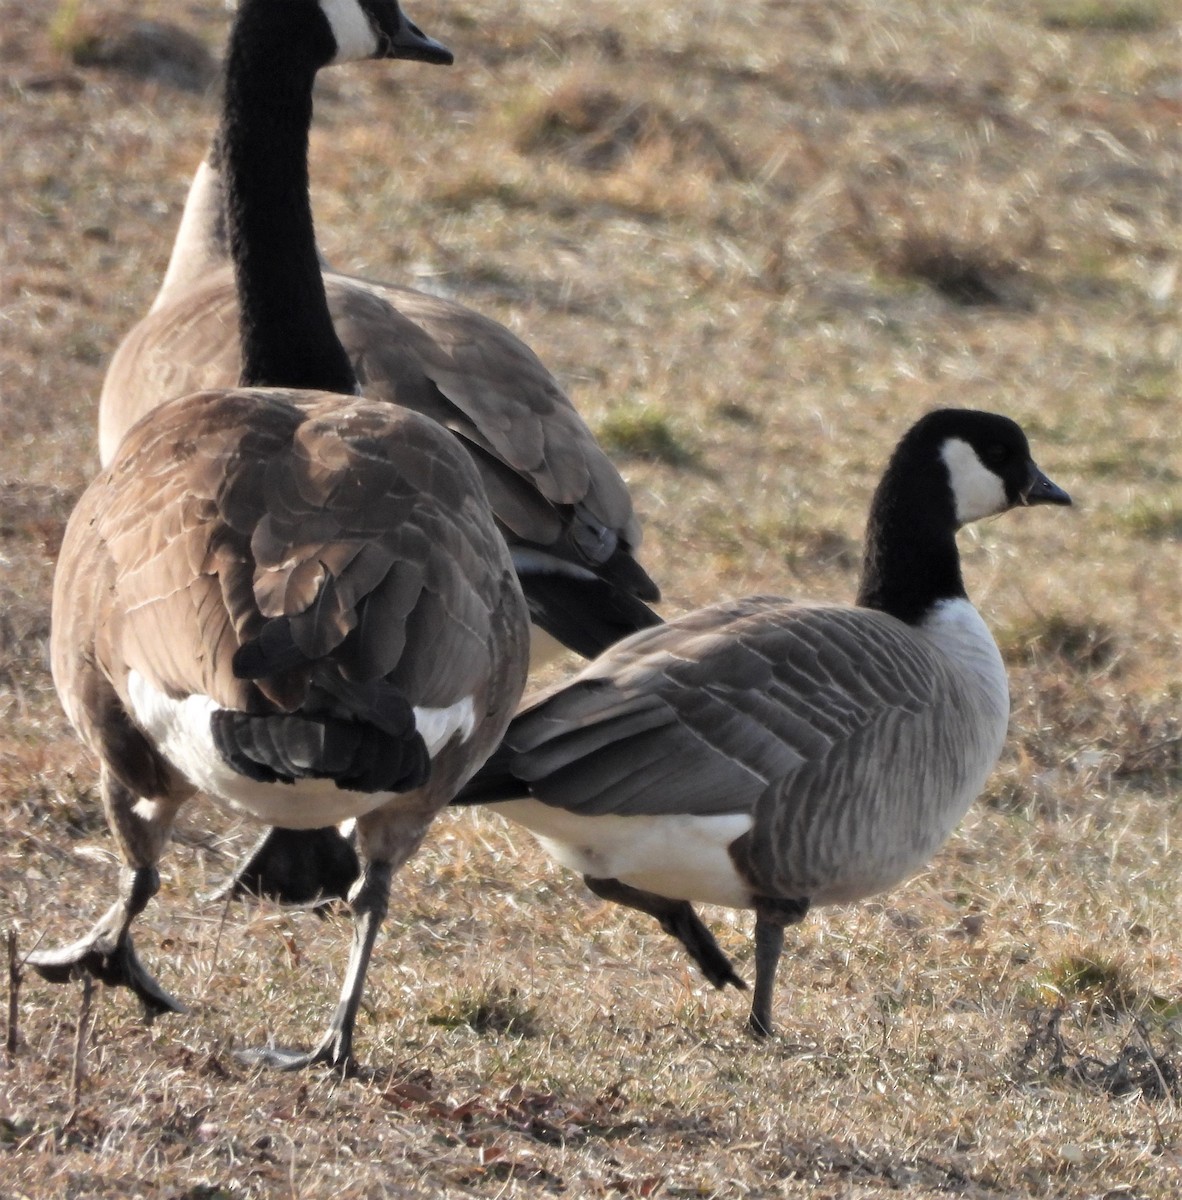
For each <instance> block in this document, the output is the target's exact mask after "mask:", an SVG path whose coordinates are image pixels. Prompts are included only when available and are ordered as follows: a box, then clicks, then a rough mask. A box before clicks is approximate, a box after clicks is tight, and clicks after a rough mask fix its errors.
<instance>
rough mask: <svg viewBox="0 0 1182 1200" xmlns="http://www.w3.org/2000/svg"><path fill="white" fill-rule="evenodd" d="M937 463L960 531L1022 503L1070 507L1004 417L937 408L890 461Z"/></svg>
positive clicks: (919, 466)
mask: <svg viewBox="0 0 1182 1200" xmlns="http://www.w3.org/2000/svg"><path fill="white" fill-rule="evenodd" d="M936 461H939V462H942V463H943V465H944V469H945V472H946V480H947V489H948V492H949V493H950V501H951V505H952V512H953V515H954V518H955V523H956V525H957V526H958V527H959V526H961V525H967V524H968V523H969V522H970V521H979V520H980V519H981V518H982V517H989V516H993V515H994V514H995V513H1000V512H1005V511H1006V510H1007V509H1011V508H1016V507H1018V506H1019V505H1026V504H1070V503H1071V497H1070V496H1068V494H1067V493H1066V492H1065V491H1064V490H1063V489H1062V488H1060V487H1058V486H1057V485H1056V484H1054V483H1052V482H1051V481H1050V480H1049V479H1048V478H1047V477H1046V476H1045V475H1044V474H1043V473H1042V472H1041V471H1040V470H1039V469H1038V467H1037V466H1036V465H1035V462H1034V459H1033V458H1032V457H1031V455H1030V443H1029V442H1028V441H1027V440H1026V435H1025V434H1024V433H1023V432H1022V429H1021V426H1019V425H1018V424H1017V423H1016V422H1015V421H1011V420H1010V419H1009V417H1002V416H998V415H997V414H996V413H988V412H979V411H976V410H974V409H968V408H942V409H937V410H936V411H935V412H931V413H928V415H927V416H925V417H923V418H921V419H920V420H919V421H917V422H916V423H915V424H914V425H913V426H912V427H911V429H910V430H908V432H907V433H906V434H905V435H904V437H903V439H902V441H901V442H900V443H899V447H898V449H897V450H896V452H895V458H894V459H893V460H892V466H893V467H894V466H895V464H896V463H898V467H896V468H895V469H902V468H904V467H906V468H909V469H911V470H921V471H922V470H924V468H925V466H926V469H927V470H928V471H930V470H931V469H932V464H933V463H934V462H936Z"/></svg>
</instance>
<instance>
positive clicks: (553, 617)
mask: <svg viewBox="0 0 1182 1200" xmlns="http://www.w3.org/2000/svg"><path fill="white" fill-rule="evenodd" d="M519 578H520V579H521V586H522V590H523V591H524V592H525V599H526V602H527V603H528V605H529V615H530V618H531V620H533V622H534V623H535V624H536V625H539V626H541V628H542V629H544V630H545V631H546V632H547V633H548V634H549V635H550V636H551V637H553V638H556V639H557V640H558V641H560V642H561V643H562V644H563V645H564V646H567V647H569V648H570V649H571V650H573V651H575V653H576V654H581V655H582V656H583V657H584V658H594V657H595V656H596V655H597V654H602V653H603V651H604V650H606V649H607V648H608V647H609V646H614V645H615V644H616V642H618V641H619V640H620V639H621V638H625V637H627V636H628V635H629V634H631V633H636V632H637V630H640V629H649V628H651V627H652V626H653V625H660V624H662V621H661V618H660V617H659V616H658V615H657V614H656V613H655V612H653V610H652V609H651V608H649V606H648V605H647V604H645V603H644V601H643V600H638V599H637V598H636V597H635V596H633V595H630V594H629V593H628V592H625V591H622V590H621V589H620V588H618V587H616V586H615V585H614V584H611V583H608V582H607V581H605V580H603V579H597V578H594V577H591V578H588V577H585V576H580V575H564V574H561V573H558V572H549V571H520V572H519Z"/></svg>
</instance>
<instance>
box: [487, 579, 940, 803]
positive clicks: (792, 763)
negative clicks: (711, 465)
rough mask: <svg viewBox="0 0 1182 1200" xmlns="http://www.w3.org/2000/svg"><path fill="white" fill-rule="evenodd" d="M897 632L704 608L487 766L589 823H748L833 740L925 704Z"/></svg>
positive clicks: (532, 727) (616, 657)
mask: <svg viewBox="0 0 1182 1200" xmlns="http://www.w3.org/2000/svg"><path fill="white" fill-rule="evenodd" d="M896 625H897V623H894V622H892V621H891V620H890V618H884V617H882V616H881V614H877V613H872V612H869V611H868V610H864V609H862V610H859V609H848V608H837V607H823V606H816V607H812V606H800V605H794V604H791V603H790V602H788V601H784V600H776V599H774V598H759V597H757V598H754V599H752V600H749V601H744V602H740V603H738V604H725V605H718V606H713V607H710V608H705V609H700V610H698V611H697V612H694V613H691V614H689V615H688V616H687V617H684V618H680V619H678V620H676V621H673V622H670V623H669V624H668V625H665V626H663V627H661V628H659V629H653V630H645V631H644V632H642V633H640V634H637V635H635V636H634V637H632V638H629V639H627V640H626V641H624V642H622V643H620V645H619V646H618V647H615V648H613V649H612V650H610V651H608V652H607V653H606V654H604V655H602V656H601V657H600V658H599V659H598V660H596V662H595V663H593V664H591V665H590V666H589V667H588V668H587V669H586V670H585V671H583V672H582V673H581V674H580V675H578V676H576V677H575V679H574V680H573V681H572V682H571V683H569V684H567V685H565V686H562V687H559V688H556V689H554V690H552V691H551V692H549V693H547V694H545V695H544V696H542V697H541V698H539V699H538V700H537V701H535V702H533V703H531V704H530V705H529V706H528V707H526V708H525V709H524V710H523V712H522V713H521V714H520V715H519V716H518V717H517V718H515V719H514V722H513V724H512V726H511V727H510V729H509V732H508V734H507V735H506V739H505V746H504V749H503V751H502V752H499V754H498V758H502V757H503V758H504V760H505V762H506V763H507V765H508V767H509V770H510V771H511V772H512V774H513V775H514V776H515V777H517V778H519V779H521V780H523V781H526V782H527V783H528V785H529V790H530V792H531V794H533V795H534V796H535V797H536V798H537V799H539V800H541V801H542V802H543V803H546V804H552V805H555V806H558V807H562V808H567V809H570V810H572V811H577V812H579V813H582V814H585V815H588V816H593V815H598V814H603V813H628V814H630V815H640V814H663V813H671V812H677V813H694V814H698V815H709V814H719V813H731V812H743V811H752V810H753V809H754V807H755V804H756V802H757V800H758V799H759V797H760V796H761V795H762V794H763V793H764V792H765V790H766V789H767V788H768V787H769V785H770V784H773V783H779V784H783V782H784V781H785V780H789V779H791V778H792V777H794V776H796V775H797V774H799V773H800V772H802V771H806V770H807V769H808V767H809V765H810V764H813V763H818V762H821V761H823V760H825V759H826V758H827V757H828V756H829V755H830V753H831V751H832V749H833V748H834V746H836V745H838V744H839V743H841V742H842V741H843V740H845V739H849V738H851V737H853V736H855V735H857V734H858V732H859V731H861V730H864V729H866V728H868V727H870V726H873V725H874V724H875V723H877V722H881V721H883V720H887V719H890V714H895V713H905V712H920V711H923V710H924V709H925V708H926V707H929V706H930V705H931V704H932V703H933V697H934V681H933V680H934V675H935V662H934V659H932V657H931V656H930V654H928V653H927V652H926V651H924V650H923V649H922V648H918V649H917V648H916V647H915V646H914V644H913V641H912V639H910V638H908V637H907V636H906V634H905V633H902V632H900V631H899V630H897V629H896V628H895V626H896Z"/></svg>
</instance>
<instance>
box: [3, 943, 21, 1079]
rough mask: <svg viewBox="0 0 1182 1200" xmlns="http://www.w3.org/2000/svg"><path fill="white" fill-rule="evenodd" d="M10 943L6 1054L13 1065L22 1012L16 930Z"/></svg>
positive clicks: (5, 1038)
mask: <svg viewBox="0 0 1182 1200" xmlns="http://www.w3.org/2000/svg"><path fill="white" fill-rule="evenodd" d="M6 940H7V942H8V1025H7V1027H6V1029H5V1034H4V1052H5V1054H6V1055H7V1056H8V1062H9V1064H10V1065H11V1063H12V1061H13V1059H14V1058H15V1057H16V1037H17V1034H16V1022H17V1015H18V1014H19V1012H20V1008H19V1003H20V992H21V979H22V975H21V964H20V959H19V958H18V957H17V953H16V930H15V929H10V930H9V931H8V936H7V939H6Z"/></svg>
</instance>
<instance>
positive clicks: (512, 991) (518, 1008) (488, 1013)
mask: <svg viewBox="0 0 1182 1200" xmlns="http://www.w3.org/2000/svg"><path fill="white" fill-rule="evenodd" d="M427 1024H428V1025H439V1026H442V1027H443V1028H444V1029H460V1028H467V1029H472V1030H475V1032H477V1033H506V1034H512V1035H513V1036H515V1037H533V1036H534V1035H535V1034H536V1033H537V1012H536V1010H535V1009H534V1008H533V1007H532V1006H530V1005H528V1004H524V1003H523V1002H522V1000H521V996H520V994H519V993H518V991H517V989H516V988H514V987H511V988H502V987H498V986H497V985H496V984H487V983H486V984H482V985H481V986H480V987H478V988H474V989H470V990H464V991H460V992H458V993H456V995H455V996H453V997H452V998H451V999H450V1000H448V1001H447V1002H445V1003H444V1005H443V1007H442V1008H440V1009H438V1010H437V1011H436V1012H433V1013H431V1014H430V1015H429V1016H428V1017H427Z"/></svg>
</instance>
